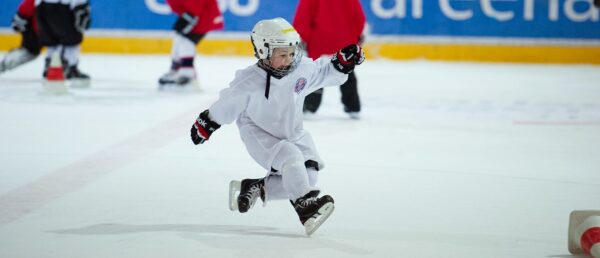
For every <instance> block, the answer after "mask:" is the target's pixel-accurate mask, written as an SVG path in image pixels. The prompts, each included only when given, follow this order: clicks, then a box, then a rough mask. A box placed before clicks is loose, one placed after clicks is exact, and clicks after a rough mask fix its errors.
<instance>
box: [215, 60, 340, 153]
mask: <svg viewBox="0 0 600 258" xmlns="http://www.w3.org/2000/svg"><path fill="white" fill-rule="evenodd" d="M266 77H267V72H266V71H265V70H263V69H262V68H260V67H258V65H256V64H255V65H252V66H249V67H247V68H245V69H242V70H238V71H237V72H236V74H235V78H234V80H233V81H232V82H231V83H230V84H229V88H226V89H224V90H222V91H221V92H220V96H219V99H218V100H217V101H216V102H215V103H214V104H213V105H212V106H211V107H210V108H209V110H210V111H209V112H210V117H211V119H212V120H213V121H215V122H217V123H219V124H221V125H222V124H229V123H231V122H233V121H234V120H236V119H237V125H238V127H239V128H240V129H241V128H242V127H243V126H244V125H254V126H256V127H258V128H260V129H262V130H264V131H265V132H266V133H268V134H270V135H272V136H274V137H275V138H278V139H282V140H283V139H285V140H289V141H295V140H297V139H299V138H300V137H301V136H302V135H303V113H302V112H303V111H302V107H303V105H304V98H305V97H306V96H307V95H308V94H310V93H312V92H314V91H316V90H317V89H320V88H323V87H324V86H339V85H341V84H343V83H344V82H345V81H346V80H347V79H348V75H346V74H343V73H341V72H339V71H337V70H335V68H334V67H333V65H332V64H331V61H330V59H328V58H320V59H318V60H316V61H313V60H311V59H309V58H306V57H304V58H303V59H302V60H301V61H300V63H299V64H298V66H297V67H296V69H295V70H294V71H293V72H291V73H290V74H288V75H286V76H284V77H283V78H281V79H277V78H275V77H271V82H270V84H271V86H270V92H269V97H268V99H267V98H266V97H265V87H266Z"/></svg>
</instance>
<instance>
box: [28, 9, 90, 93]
mask: <svg viewBox="0 0 600 258" xmlns="http://www.w3.org/2000/svg"><path fill="white" fill-rule="evenodd" d="M35 2H36V7H35V13H36V19H37V24H38V36H39V39H40V43H41V44H42V46H46V50H47V54H46V64H45V67H44V73H43V76H44V77H46V72H47V70H48V67H49V66H50V59H51V58H52V55H53V54H54V53H56V52H57V51H58V52H59V53H60V56H61V59H62V61H63V68H64V72H65V77H66V78H67V79H68V80H69V81H71V83H72V84H76V85H78V86H88V85H89V82H90V77H89V76H88V75H87V74H84V73H82V72H81V71H79V69H78V64H79V53H80V44H81V42H82V41H83V32H84V31H85V30H87V29H88V28H89V27H90V6H89V3H88V0H61V1H57V0H36V1H35Z"/></svg>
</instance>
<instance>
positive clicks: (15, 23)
mask: <svg viewBox="0 0 600 258" xmlns="http://www.w3.org/2000/svg"><path fill="white" fill-rule="evenodd" d="M11 27H12V29H13V30H15V31H16V32H25V31H27V30H28V29H29V27H31V23H30V21H29V19H27V18H24V17H23V16H21V15H20V14H19V13H17V14H15V16H14V17H13V19H12V23H11Z"/></svg>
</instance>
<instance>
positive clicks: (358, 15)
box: [294, 0, 366, 119]
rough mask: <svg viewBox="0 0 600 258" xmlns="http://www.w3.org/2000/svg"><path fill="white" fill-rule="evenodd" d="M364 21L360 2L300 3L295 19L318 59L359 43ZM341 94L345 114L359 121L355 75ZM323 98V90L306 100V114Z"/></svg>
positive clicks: (317, 0) (310, 53) (310, 0)
mask: <svg viewBox="0 0 600 258" xmlns="http://www.w3.org/2000/svg"><path fill="white" fill-rule="evenodd" d="M331 10H337V11H336V12H332V11H331ZM365 21H366V18H365V14H364V11H363V9H362V6H361V5H360V1H359V0H327V1H321V0H300V1H298V8H296V15H295V16H294V27H295V28H296V29H297V30H298V33H299V34H300V37H301V38H302V40H303V41H304V43H305V44H306V51H307V52H308V57H310V58H312V59H317V58H319V57H321V56H323V55H332V54H335V52H336V51H338V50H339V49H340V48H341V47H343V46H345V45H347V44H349V43H355V44H358V43H359V41H361V35H362V33H363V29H364V27H365ZM340 92H341V94H342V104H343V105H344V111H345V112H346V113H348V115H349V116H350V118H352V119H358V118H359V112H360V98H359V96H358V82H357V80H356V75H355V74H354V73H351V74H349V75H348V80H347V81H346V82H344V84H342V85H341V86H340ZM322 98H323V90H322V89H321V90H318V91H315V92H314V93H312V94H310V95H308V96H307V97H306V100H305V101H304V112H305V113H306V114H309V115H310V114H313V113H315V112H317V110H318V109H319V106H321V100H322Z"/></svg>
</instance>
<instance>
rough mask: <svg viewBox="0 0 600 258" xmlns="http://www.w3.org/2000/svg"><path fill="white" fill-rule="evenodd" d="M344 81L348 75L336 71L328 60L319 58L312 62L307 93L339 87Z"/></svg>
mask: <svg viewBox="0 0 600 258" xmlns="http://www.w3.org/2000/svg"><path fill="white" fill-rule="evenodd" d="M346 80H348V75H347V74H344V73H342V72H340V71H338V70H336V69H335V68H334V67H333V64H332V63H331V59H330V58H328V57H321V58H319V59H317V60H315V61H314V70H313V71H312V74H311V76H310V79H309V83H308V88H309V90H308V92H313V91H315V90H317V89H320V88H323V87H326V86H340V85H342V84H343V83H344V82H346Z"/></svg>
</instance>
